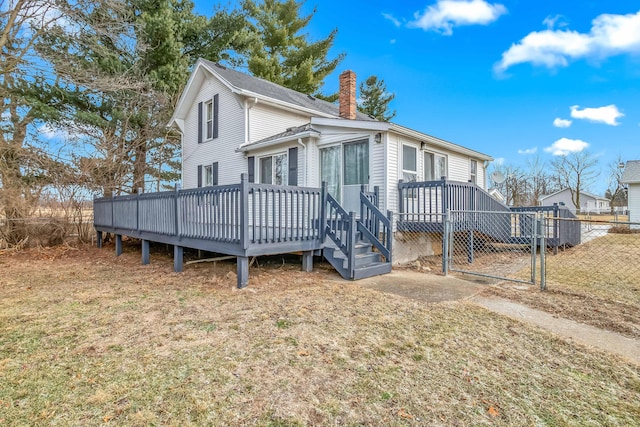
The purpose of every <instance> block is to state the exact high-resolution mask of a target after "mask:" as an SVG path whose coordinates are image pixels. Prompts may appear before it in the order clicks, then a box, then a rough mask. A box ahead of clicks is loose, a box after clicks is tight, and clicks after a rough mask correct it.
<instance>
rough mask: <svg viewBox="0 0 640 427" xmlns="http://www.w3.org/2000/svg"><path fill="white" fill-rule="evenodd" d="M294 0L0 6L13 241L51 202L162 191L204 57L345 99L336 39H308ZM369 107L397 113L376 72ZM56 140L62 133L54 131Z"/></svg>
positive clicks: (2, 163)
mask: <svg viewBox="0 0 640 427" xmlns="http://www.w3.org/2000/svg"><path fill="white" fill-rule="evenodd" d="M302 5H303V2H298V1H296V0H244V1H242V2H241V3H240V4H239V5H238V6H237V7H235V8H229V7H221V6H217V7H215V8H214V9H213V10H212V13H211V14H210V16H204V15H201V14H199V13H197V12H196V11H195V10H194V4H193V2H192V1H190V0H0V28H1V30H0V31H1V33H0V91H1V92H2V93H1V95H2V96H1V98H2V107H1V108H0V115H1V118H0V127H1V129H0V184H1V187H0V219H1V220H2V221H3V223H4V227H3V228H2V236H0V238H3V239H4V240H5V241H6V242H8V243H9V244H16V243H18V242H20V241H22V240H24V239H25V237H26V236H27V234H28V230H27V228H26V227H25V226H24V221H23V220H24V219H26V218H28V217H29V216H30V215H31V214H32V213H33V211H34V209H36V208H37V206H38V204H39V203H40V202H41V201H42V200H43V198H47V197H49V198H54V199H58V200H60V201H61V202H65V201H66V202H68V201H73V200H77V199H78V198H79V195H82V194H84V195H86V194H99V195H106V196H109V195H112V194H127V193H135V192H137V191H139V189H144V188H146V189H153V190H161V189H163V186H164V185H166V184H167V183H173V182H176V181H177V180H178V178H179V166H180V158H179V153H180V151H179V148H180V147H179V137H178V135H177V134H176V133H175V132H174V131H172V130H170V129H167V128H166V123H167V122H168V120H169V118H170V116H171V114H172V110H173V107H174V105H175V103H176V101H177V98H178V97H179V95H180V93H181V91H182V89H183V87H184V85H185V84H186V81H187V78H188V75H189V73H190V70H191V69H192V67H193V65H194V64H195V62H196V61H197V59H198V58H205V59H208V60H211V61H214V62H219V63H222V64H224V65H226V66H229V67H234V68H237V69H240V70H242V71H244V72H248V73H250V74H252V75H254V76H257V77H260V78H264V79H267V80H270V81H273V82H275V83H278V84H280V85H283V86H285V87H289V88H291V89H294V90H297V91H300V92H303V93H307V94H310V95H313V96H317V97H320V98H322V99H326V100H329V101H335V100H336V99H337V94H326V93H323V92H322V87H323V83H324V79H325V78H326V77H327V76H328V75H329V74H331V73H332V72H333V71H334V70H335V69H336V67H337V66H338V65H339V64H340V62H341V61H342V60H343V59H344V57H345V53H338V54H336V55H332V54H331V53H330V50H331V48H332V47H333V45H334V42H335V38H336V36H337V31H338V30H337V29H333V30H332V31H331V32H330V33H329V34H328V35H327V36H326V37H325V38H322V39H320V40H310V38H309V36H308V35H307V34H306V33H305V28H306V27H307V25H308V24H309V22H310V20H311V19H312V18H313V16H314V14H315V10H313V11H312V12H311V13H310V14H308V15H304V14H302V9H301V8H302ZM360 88H361V96H360V99H361V104H360V106H359V108H360V109H361V111H363V112H365V113H367V114H371V115H372V116H374V117H376V118H379V119H383V120H388V119H390V118H391V117H393V115H395V113H389V112H388V104H389V102H391V100H392V99H393V95H392V94H389V93H387V90H386V87H385V85H384V81H382V80H378V78H377V77H376V76H371V77H370V78H368V79H367V80H366V81H365V82H364V83H363V84H362V85H361V87H360ZM54 136H55V137H54Z"/></svg>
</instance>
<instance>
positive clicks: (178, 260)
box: [173, 245, 184, 273]
mask: <svg viewBox="0 0 640 427" xmlns="http://www.w3.org/2000/svg"><path fill="white" fill-rule="evenodd" d="M183 257H184V248H183V247H182V246H178V245H173V271H175V272H176V273H181V272H182V259H183Z"/></svg>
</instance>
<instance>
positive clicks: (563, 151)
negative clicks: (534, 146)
mask: <svg viewBox="0 0 640 427" xmlns="http://www.w3.org/2000/svg"><path fill="white" fill-rule="evenodd" d="M587 147H589V143H588V142H584V141H582V140H580V139H569V138H560V139H559V140H557V141H556V142H554V143H553V144H551V145H550V146H549V147H545V149H544V151H546V152H547V153H551V154H553V155H554V156H566V155H567V154H570V153H579V152H581V151H582V150H584V149H585V148H587Z"/></svg>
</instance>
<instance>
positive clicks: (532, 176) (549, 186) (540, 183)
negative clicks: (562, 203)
mask: <svg viewBox="0 0 640 427" xmlns="http://www.w3.org/2000/svg"><path fill="white" fill-rule="evenodd" d="M547 169H548V166H547V164H546V163H545V162H544V161H542V160H540V157H539V156H536V157H534V158H532V159H529V161H527V170H526V172H525V175H526V181H527V197H528V205H529V206H537V205H538V202H539V201H540V198H541V197H542V196H544V195H546V194H551V193H553V192H555V191H557V190H558V184H557V182H556V181H555V180H554V179H553V176H552V175H551V174H550V173H548V172H547Z"/></svg>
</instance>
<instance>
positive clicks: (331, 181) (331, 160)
mask: <svg viewBox="0 0 640 427" xmlns="http://www.w3.org/2000/svg"><path fill="white" fill-rule="evenodd" d="M320 168H321V179H322V181H325V182H326V183H327V185H328V190H329V193H330V194H331V195H332V196H333V197H335V198H336V200H338V201H339V202H340V204H341V205H342V207H344V209H345V210H346V211H347V212H350V211H354V212H360V196H359V195H360V187H361V186H362V185H363V184H364V185H368V184H369V140H368V139H364V140H360V141H356V142H349V143H345V144H340V145H335V146H332V147H327V148H322V149H321V150H320Z"/></svg>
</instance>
